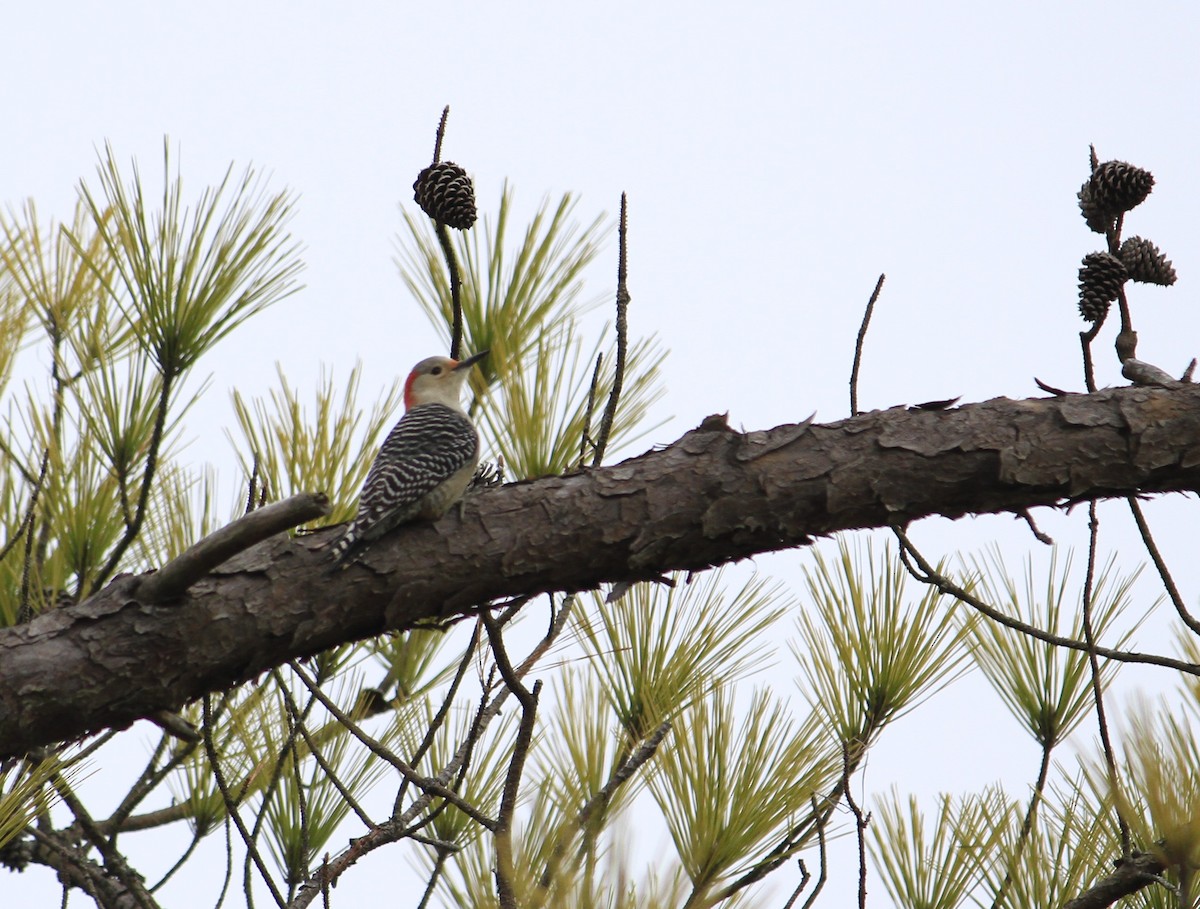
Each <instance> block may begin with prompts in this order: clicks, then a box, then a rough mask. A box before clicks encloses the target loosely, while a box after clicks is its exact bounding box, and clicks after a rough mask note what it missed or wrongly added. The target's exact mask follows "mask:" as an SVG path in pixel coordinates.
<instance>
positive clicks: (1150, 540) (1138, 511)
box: [1126, 496, 1200, 634]
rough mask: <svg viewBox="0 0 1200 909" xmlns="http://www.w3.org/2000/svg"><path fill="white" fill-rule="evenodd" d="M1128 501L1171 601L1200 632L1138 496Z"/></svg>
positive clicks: (1188, 625) (1192, 628) (1198, 621)
mask: <svg viewBox="0 0 1200 909" xmlns="http://www.w3.org/2000/svg"><path fill="white" fill-rule="evenodd" d="M1126 501H1127V502H1128V503H1129V510H1130V511H1132V512H1133V520H1134V522H1135V523H1136V524H1137V528H1138V533H1140V534H1141V535H1142V542H1143V543H1145V544H1146V551H1147V552H1148V553H1150V560H1151V561H1152V562H1154V567H1155V568H1157V569H1158V576H1159V577H1160V578H1161V579H1162V583H1163V587H1164V588H1165V589H1166V591H1167V596H1169V597H1170V598H1171V602H1172V603H1173V604H1174V605H1175V611H1176V612H1177V613H1179V618H1181V619H1183V623H1184V624H1185V625H1187V627H1188V628H1190V629H1191V631H1192V633H1193V634H1200V619H1197V618H1196V617H1195V616H1194V615H1192V613H1191V611H1190V610H1189V609H1188V608H1187V604H1186V603H1184V602H1183V597H1182V596H1181V595H1180V593H1179V588H1178V587H1176V586H1175V579H1174V578H1173V577H1171V571H1170V569H1168V568H1167V563H1166V560H1165V559H1163V557H1162V553H1161V552H1159V551H1158V546H1157V545H1156V544H1155V542H1154V537H1153V536H1152V535H1151V533H1150V525H1149V524H1148V523H1147V522H1146V516H1145V515H1144V514H1143V513H1142V506H1141V505H1139V504H1138V500H1137V497H1136V496H1128V497H1127V498H1126Z"/></svg>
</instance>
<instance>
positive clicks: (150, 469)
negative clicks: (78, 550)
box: [88, 370, 177, 595]
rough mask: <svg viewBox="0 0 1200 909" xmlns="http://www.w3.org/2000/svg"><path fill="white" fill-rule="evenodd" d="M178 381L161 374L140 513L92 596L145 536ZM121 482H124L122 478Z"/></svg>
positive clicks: (103, 570)
mask: <svg viewBox="0 0 1200 909" xmlns="http://www.w3.org/2000/svg"><path fill="white" fill-rule="evenodd" d="M176 378H177V376H176V374H175V373H173V372H168V371H166V370H164V371H163V373H162V388H161V389H160V390H159V395H158V405H157V411H156V413H155V417H154V428H153V430H151V433H150V441H149V442H148V443H147V445H146V463H145V466H144V467H143V468H142V488H141V491H140V492H139V494H138V503H137V510H136V511H135V512H134V515H133V521H132V522H129V523H127V524H126V527H125V533H124V534H123V535H122V536H121V539H120V540H118V541H117V545H116V546H114V547H113V551H112V553H111V554H110V555H109V557H108V561H107V562H105V563H104V567H103V568H101V569H100V572H99V574H97V575H96V577H95V578H93V579H92V585H91V588H90V590H89V591H88V594H89V595H91V594H94V593H96V591H98V590H99V589H100V588H101V587H102V586H104V583H105V582H106V581H107V580H108V579H109V577H111V576H112V573H113V572H114V571H116V570H117V566H118V565H119V564H121V558H122V557H123V556H124V555H125V550H127V549H128V548H129V546H130V544H132V543H133V541H134V540H135V539H137V535H138V534H139V533H141V532H142V522H143V521H145V519H146V508H147V506H148V505H149V504H150V490H151V488H152V487H153V485H154V478H155V474H156V473H157V472H158V456H159V454H160V450H161V448H162V442H163V436H165V435H166V431H167V413H168V411H170V409H171V392H172V391H173V390H174V380H175V379H176ZM122 482H124V480H123V478H122Z"/></svg>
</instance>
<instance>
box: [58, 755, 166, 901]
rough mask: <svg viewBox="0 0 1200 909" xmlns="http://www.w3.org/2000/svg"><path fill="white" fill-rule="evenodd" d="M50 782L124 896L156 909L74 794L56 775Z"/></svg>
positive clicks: (137, 878) (140, 878)
mask: <svg viewBox="0 0 1200 909" xmlns="http://www.w3.org/2000/svg"><path fill="white" fill-rule="evenodd" d="M50 779H51V782H52V783H53V785H54V788H55V790H56V791H57V792H58V795H59V797H60V798H61V799H62V800H63V803H64V804H65V805H66V806H67V807H68V808H69V809H70V810H71V814H73V815H74V816H75V821H76V823H77V824H78V825H79V829H80V830H82V831H83V835H84V837H86V839H87V841H88V842H89V843H91V844H92V846H93V847H95V849H96V851H97V852H99V853H100V855H102V856H103V857H104V866H105V867H106V868H107V869H108V870H109V871H111V872H112V874H113V876H114V877H116V879H117V880H118V881H120V883H121V886H122V887H124V888H125V891H126V893H128V894H129V896H130V897H131V898H132V899H133V901H134V902H135V903H136V904H137V905H138V906H139V907H141V909H158V903H157V902H156V901H155V900H154V897H152V896H151V895H150V894H149V893H148V892H147V891H146V888H145V886H144V885H143V884H142V876H141V875H140V874H138V873H137V872H136V871H134V870H133V869H132V868H130V867H129V864H128V862H126V861H125V856H124V855H122V854H121V853H120V852H119V851H118V850H117V849H116V847H115V846H114V845H113V843H112V842H110V841H109V840H108V838H107V837H105V836H104V833H103V832H102V831H101V830H100V829H99V828H98V827H97V826H96V822H95V821H94V820H92V816H91V814H89V813H88V810H87V808H85V807H84V805H83V803H82V802H81V801H79V799H78V798H76V796H75V791H74V790H73V789H72V788H71V786H70V784H69V783H67V781H66V780H64V779H63V778H62V776H61V775H60V774H58V773H55V774H54V775H53V776H52V777H51V778H50Z"/></svg>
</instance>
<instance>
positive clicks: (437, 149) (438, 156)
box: [433, 104, 450, 164]
mask: <svg viewBox="0 0 1200 909" xmlns="http://www.w3.org/2000/svg"><path fill="white" fill-rule="evenodd" d="M449 116H450V105H449V104H447V105H446V106H445V107H443V108H442V119H441V120H439V121H438V128H437V138H436V139H435V140H434V143H433V163H434V164H437V163H438V162H439V161H441V160H442V140H443V139H444V138H446V120H447V118H449Z"/></svg>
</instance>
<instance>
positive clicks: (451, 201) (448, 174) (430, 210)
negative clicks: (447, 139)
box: [413, 161, 477, 230]
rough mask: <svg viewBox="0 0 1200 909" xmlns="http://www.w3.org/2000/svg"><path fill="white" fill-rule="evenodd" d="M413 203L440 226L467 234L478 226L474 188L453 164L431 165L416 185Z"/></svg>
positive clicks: (464, 174) (419, 176)
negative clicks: (476, 224) (472, 226)
mask: <svg viewBox="0 0 1200 909" xmlns="http://www.w3.org/2000/svg"><path fill="white" fill-rule="evenodd" d="M413 199H415V200H416V203H417V204H418V205H419V206H421V211H423V212H425V214H427V215H429V217H431V218H433V220H435V221H437V222H438V223H439V224H445V225H446V226H447V227H453V228H456V229H457V230H466V229H467V228H468V227H470V226H471V225H472V224H474V223H475V218H476V217H477V215H476V213H475V188H474V187H473V186H472V185H471V178H470V177H468V176H467V172H466V171H465V170H463V169H462V168H461V167H459V166H458V165H457V164H455V163H454V162H453V161H443V162H441V163H439V164H431V165H430V166H429V167H427V168H425V169H424V170H423V171H421V172H420V173H419V174H417V179H416V182H414V183H413Z"/></svg>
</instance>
